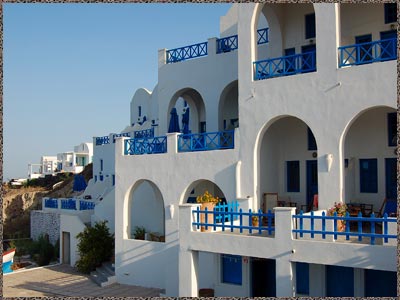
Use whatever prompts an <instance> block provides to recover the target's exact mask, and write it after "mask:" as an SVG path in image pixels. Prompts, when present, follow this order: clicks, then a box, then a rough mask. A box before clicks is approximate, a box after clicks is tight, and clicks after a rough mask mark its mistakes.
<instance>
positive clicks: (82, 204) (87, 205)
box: [79, 200, 95, 210]
mask: <svg viewBox="0 0 400 300" xmlns="http://www.w3.org/2000/svg"><path fill="white" fill-rule="evenodd" d="M94 207H95V204H94V202H91V201H84V200H79V210H93V209H94Z"/></svg>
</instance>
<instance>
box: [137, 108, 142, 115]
mask: <svg viewBox="0 0 400 300" xmlns="http://www.w3.org/2000/svg"><path fill="white" fill-rule="evenodd" d="M138 114H139V117H141V116H142V107H141V106H138Z"/></svg>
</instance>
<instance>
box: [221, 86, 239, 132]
mask: <svg viewBox="0 0 400 300" xmlns="http://www.w3.org/2000/svg"><path fill="white" fill-rule="evenodd" d="M238 98H239V88H238V81H237V80H235V81H233V82H231V83H229V84H228V85H227V86H226V87H225V88H224V90H223V91H222V93H221V96H220V99H219V105H218V128H219V131H223V130H230V129H233V128H236V127H239V101H238Z"/></svg>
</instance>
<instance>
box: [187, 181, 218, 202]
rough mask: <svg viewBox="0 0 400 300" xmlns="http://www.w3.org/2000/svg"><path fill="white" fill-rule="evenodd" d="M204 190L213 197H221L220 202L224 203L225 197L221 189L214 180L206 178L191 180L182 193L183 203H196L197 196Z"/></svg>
mask: <svg viewBox="0 0 400 300" xmlns="http://www.w3.org/2000/svg"><path fill="white" fill-rule="evenodd" d="M206 191H208V192H209V193H210V194H212V195H213V196H214V197H218V198H219V199H221V202H222V203H226V197H225V195H224V193H223V192H222V190H221V189H220V188H219V186H218V185H216V184H215V183H214V182H212V181H210V180H206V179H199V180H196V181H194V182H192V183H191V184H190V185H189V187H188V188H187V189H186V191H185V194H184V195H183V199H182V202H183V203H196V198H197V196H200V195H203V194H204V193H205V192H206Z"/></svg>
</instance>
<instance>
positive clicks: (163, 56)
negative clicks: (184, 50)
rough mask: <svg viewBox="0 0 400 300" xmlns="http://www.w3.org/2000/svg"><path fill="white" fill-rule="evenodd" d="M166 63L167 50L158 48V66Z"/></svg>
mask: <svg viewBox="0 0 400 300" xmlns="http://www.w3.org/2000/svg"><path fill="white" fill-rule="evenodd" d="M166 63H167V50H166V49H159V50H158V68H160V67H161V66H163V65H165V64H166Z"/></svg>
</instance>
